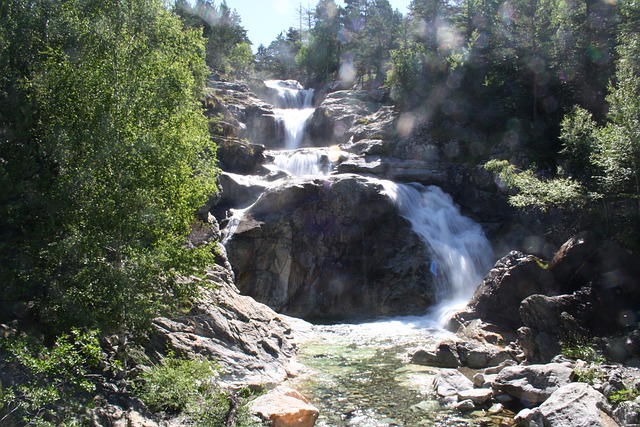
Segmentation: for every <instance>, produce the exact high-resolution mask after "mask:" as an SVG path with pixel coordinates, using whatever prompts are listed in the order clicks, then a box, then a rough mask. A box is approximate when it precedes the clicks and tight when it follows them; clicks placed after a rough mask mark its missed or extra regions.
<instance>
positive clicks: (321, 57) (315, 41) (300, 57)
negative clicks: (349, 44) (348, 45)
mask: <svg viewBox="0 0 640 427" xmlns="http://www.w3.org/2000/svg"><path fill="white" fill-rule="evenodd" d="M314 17H315V20H316V23H315V26H314V27H313V29H312V30H311V33H310V37H309V38H310V40H309V46H305V47H303V48H301V49H300V51H299V52H298V54H297V55H296V63H297V64H298V65H299V66H300V67H302V69H304V70H305V71H306V74H307V77H308V78H309V79H317V80H318V81H327V80H328V79H330V78H331V77H332V76H333V75H334V74H335V73H336V72H337V71H338V70H339V68H340V42H339V40H338V34H339V32H340V13H339V8H338V5H337V4H336V2H335V1H334V0H320V1H319V2H318V4H317V6H316V10H315V14H314Z"/></svg>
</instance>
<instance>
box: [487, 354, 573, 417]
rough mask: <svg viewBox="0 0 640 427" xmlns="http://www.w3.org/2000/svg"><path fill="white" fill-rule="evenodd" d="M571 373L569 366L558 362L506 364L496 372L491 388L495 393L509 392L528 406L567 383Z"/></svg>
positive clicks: (541, 400) (535, 403) (539, 402)
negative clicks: (526, 364) (523, 364)
mask: <svg viewBox="0 0 640 427" xmlns="http://www.w3.org/2000/svg"><path fill="white" fill-rule="evenodd" d="M572 373H573V369H572V368H571V367H570V366H568V365H566V364H560V363H549V364H546V365H528V366H522V365H518V366H507V367H505V368H504V369H502V370H501V371H500V373H498V375H497V376H496V378H495V380H494V381H493V383H492V388H493V389H494V390H495V391H496V392H497V393H501V392H504V393H508V394H510V395H511V396H513V397H515V398H517V399H519V400H520V402H521V403H522V404H523V405H524V406H525V407H529V408H530V407H534V406H537V405H539V404H541V403H542V402H544V401H545V400H547V399H548V398H549V396H551V394H552V393H553V392H554V391H556V390H557V389H559V388H560V387H562V386H563V385H566V384H569V383H570V382H571V375H572Z"/></svg>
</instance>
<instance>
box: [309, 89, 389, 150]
mask: <svg viewBox="0 0 640 427" xmlns="http://www.w3.org/2000/svg"><path fill="white" fill-rule="evenodd" d="M384 98H385V93H384V92H382V91H365V90H340V91H336V92H332V93H330V94H328V95H327V96H326V97H325V99H324V100H323V101H322V102H321V103H320V105H318V107H317V108H316V111H315V112H314V113H313V116H312V117H311V120H310V124H309V127H308V128H307V133H308V135H309V137H310V138H311V140H312V141H313V145H315V146H318V147H320V146H329V145H335V144H342V143H345V142H347V141H348V140H349V138H350V137H351V136H352V135H353V134H354V133H357V134H358V135H366V134H367V133H371V132H367V131H366V130H364V129H362V128H357V129H354V130H353V131H351V132H349V130H350V129H351V127H352V126H353V125H356V124H361V125H364V124H367V123H369V120H367V119H366V118H365V117H367V116H369V115H372V114H374V113H376V112H377V111H378V110H379V109H380V107H381V106H382V101H383V100H384ZM378 118H380V117H378ZM388 130H389V131H390V132H392V131H393V130H392V128H389V129H388Z"/></svg>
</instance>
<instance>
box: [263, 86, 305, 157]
mask: <svg viewBox="0 0 640 427" xmlns="http://www.w3.org/2000/svg"><path fill="white" fill-rule="evenodd" d="M264 83H265V85H266V86H267V87H268V88H270V89H272V90H273V91H274V92H275V94H276V97H275V105H276V107H278V108H275V109H274V112H275V114H276V119H277V120H278V121H279V122H280V123H282V125H283V127H284V131H285V140H284V143H285V148H286V149H287V150H295V149H298V148H300V144H301V143H302V138H303V137H304V127H305V124H306V123H307V120H308V119H309V117H311V115H312V114H313V111H314V108H313V89H304V88H303V87H302V86H301V85H300V83H298V82H296V81H294V80H266V81H265V82H264Z"/></svg>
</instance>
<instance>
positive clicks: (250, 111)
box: [205, 81, 284, 147]
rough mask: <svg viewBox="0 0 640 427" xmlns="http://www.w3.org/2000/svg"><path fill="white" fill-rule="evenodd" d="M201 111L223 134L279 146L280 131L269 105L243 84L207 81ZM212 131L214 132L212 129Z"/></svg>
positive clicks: (282, 140) (281, 136)
mask: <svg viewBox="0 0 640 427" xmlns="http://www.w3.org/2000/svg"><path fill="white" fill-rule="evenodd" d="M208 89H209V92H208V94H207V99H206V100H205V114H206V115H207V116H208V117H215V118H217V119H218V120H219V125H218V126H219V127H222V128H223V129H222V132H220V133H222V134H223V135H225V136H232V137H235V138H238V139H248V140H249V142H251V143H254V144H259V145H265V146H267V147H281V146H282V145H283V143H284V134H283V132H282V129H281V127H282V126H281V124H279V123H278V121H277V119H276V117H275V114H274V111H273V106H272V105H270V104H268V103H266V102H264V101H262V100H261V99H259V98H258V97H257V96H256V95H255V94H254V93H253V92H252V91H251V90H250V89H249V86H247V85H246V84H244V83H230V82H222V81H211V82H209V83H208ZM213 133H218V131H217V130H216V129H213Z"/></svg>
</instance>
